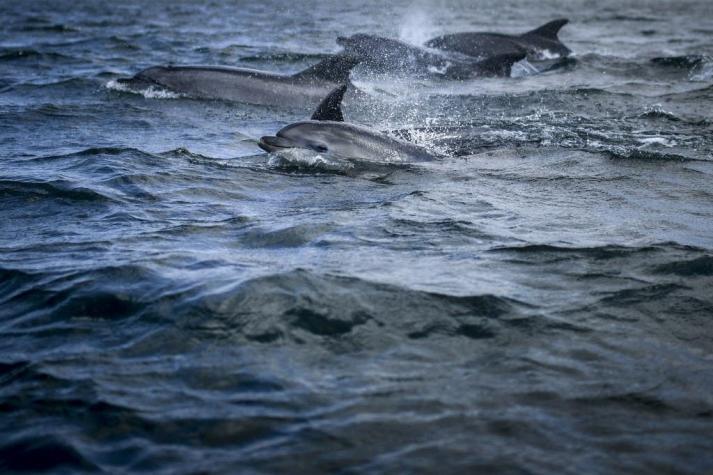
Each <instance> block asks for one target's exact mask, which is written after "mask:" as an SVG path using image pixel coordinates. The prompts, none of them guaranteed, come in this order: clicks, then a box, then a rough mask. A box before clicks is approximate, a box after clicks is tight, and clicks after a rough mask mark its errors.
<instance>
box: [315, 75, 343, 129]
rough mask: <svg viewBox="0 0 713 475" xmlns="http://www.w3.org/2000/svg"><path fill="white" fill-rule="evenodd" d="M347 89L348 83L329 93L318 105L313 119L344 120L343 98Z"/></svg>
mask: <svg viewBox="0 0 713 475" xmlns="http://www.w3.org/2000/svg"><path fill="white" fill-rule="evenodd" d="M346 90H347V85H346V84H345V85H343V86H339V87H338V88H336V89H334V90H333V91H332V92H330V93H329V95H328V96H327V97H325V98H324V99H323V100H322V102H320V103H319V106H317V110H316V111H314V114H312V120H332V121H334V122H344V115H342V108H341V105H342V98H343V97H344V93H345V92H346Z"/></svg>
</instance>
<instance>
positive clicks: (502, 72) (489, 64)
mask: <svg viewBox="0 0 713 475" xmlns="http://www.w3.org/2000/svg"><path fill="white" fill-rule="evenodd" d="M337 43H338V44H339V45H340V46H342V47H343V48H344V52H345V53H346V54H348V55H350V56H355V57H357V58H359V59H360V61H361V62H362V63H363V64H364V65H365V66H367V67H369V68H371V69H372V70H374V71H377V72H403V73H417V74H418V73H420V74H427V75H437V76H441V77H444V78H447V79H469V78H475V77H484V76H488V77H489V76H509V75H510V71H511V68H512V65H513V64H514V63H516V62H517V61H520V60H521V59H524V58H525V56H526V53H525V51H524V50H522V49H517V50H514V51H510V52H507V53H503V54H498V55H492V56H490V57H488V58H486V59H484V60H482V61H478V60H476V59H475V58H473V57H471V56H467V55H464V54H462V53H458V52H455V53H449V52H439V51H429V50H427V49H425V48H421V47H418V46H414V45H410V44H408V43H404V42H403V41H399V40H395V39H391V38H384V37H381V36H376V35H368V34H363V33H359V34H356V35H352V36H349V37H344V36H340V37H339V38H337Z"/></svg>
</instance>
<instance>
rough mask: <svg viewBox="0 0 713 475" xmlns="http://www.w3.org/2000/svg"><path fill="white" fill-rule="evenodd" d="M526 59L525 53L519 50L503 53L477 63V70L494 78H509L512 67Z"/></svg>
mask: <svg viewBox="0 0 713 475" xmlns="http://www.w3.org/2000/svg"><path fill="white" fill-rule="evenodd" d="M526 57H527V51H525V50H524V49H523V50H520V51H518V52H517V53H505V54H499V55H497V56H493V57H491V58H488V59H484V60H483V61H479V62H478V68H479V69H480V70H481V71H483V72H486V73H490V74H494V75H496V76H503V75H504V76H509V75H510V70H511V69H512V65H513V64H515V63H517V62H518V61H520V60H522V59H525V58H526Z"/></svg>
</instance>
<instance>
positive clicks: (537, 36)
mask: <svg viewBox="0 0 713 475" xmlns="http://www.w3.org/2000/svg"><path fill="white" fill-rule="evenodd" d="M567 23H569V20H568V19H566V18H561V19H559V20H553V21H551V22H549V23H546V24H544V25H542V26H540V27H539V28H535V29H534V30H532V31H528V32H527V33H523V34H521V35H506V34H503V33H489V32H482V33H481V32H471V33H468V32H466V33H453V34H450V35H443V36H439V37H437V38H433V39H431V40H429V41H427V42H426V46H428V47H429V48H437V49H440V50H443V51H450V52H457V53H461V54H466V55H469V56H474V57H477V58H489V57H492V56H496V55H499V54H507V53H513V52H515V51H522V50H524V51H526V52H527V55H528V58H529V59H543V58H547V57H549V56H554V55H556V56H559V57H562V58H564V57H566V56H568V55H569V54H570V53H571V52H572V51H571V50H570V49H569V48H567V47H566V46H565V45H564V44H562V42H561V41H560V40H559V38H558V37H557V34H558V33H559V31H560V29H562V27H563V26H565V25H566V24H567Z"/></svg>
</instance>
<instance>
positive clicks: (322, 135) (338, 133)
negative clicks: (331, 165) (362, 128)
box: [258, 120, 364, 157]
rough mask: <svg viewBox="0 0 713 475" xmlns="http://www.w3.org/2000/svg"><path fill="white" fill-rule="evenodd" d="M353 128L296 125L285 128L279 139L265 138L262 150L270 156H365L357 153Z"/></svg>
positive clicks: (321, 123) (314, 123)
mask: <svg viewBox="0 0 713 475" xmlns="http://www.w3.org/2000/svg"><path fill="white" fill-rule="evenodd" d="M352 127H353V126H350V124H345V123H343V122H331V121H314V120H306V121H302V122H296V123H294V124H290V125H288V126H287V127H284V128H282V129H281V130H280V131H278V132H277V134H275V136H265V137H262V138H261V139H260V141H259V142H258V146H259V147H260V148H261V149H263V150H265V151H266V152H282V151H286V150H290V149H302V150H308V151H312V152H315V153H319V154H328V155H336V156H340V157H359V156H364V154H363V153H360V152H359V150H356V148H358V147H355V145H356V144H355V142H354V140H350V134H349V130H348V129H350V128H352Z"/></svg>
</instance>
